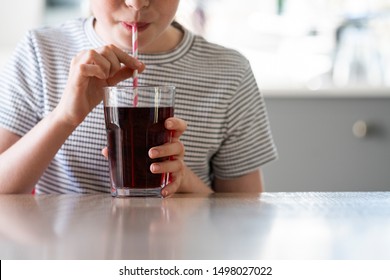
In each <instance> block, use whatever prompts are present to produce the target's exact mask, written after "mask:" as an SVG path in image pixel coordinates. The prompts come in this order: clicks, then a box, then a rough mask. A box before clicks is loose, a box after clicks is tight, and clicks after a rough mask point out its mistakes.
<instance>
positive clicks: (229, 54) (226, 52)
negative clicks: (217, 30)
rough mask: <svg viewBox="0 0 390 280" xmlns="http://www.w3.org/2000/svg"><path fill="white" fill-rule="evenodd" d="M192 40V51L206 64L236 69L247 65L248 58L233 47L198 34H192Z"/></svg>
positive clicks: (244, 68)
mask: <svg viewBox="0 0 390 280" xmlns="http://www.w3.org/2000/svg"><path fill="white" fill-rule="evenodd" d="M193 42H194V43H193V48H192V51H193V52H194V53H195V54H197V56H198V57H199V58H200V59H201V60H203V61H205V62H207V64H214V65H218V66H219V67H221V66H223V67H226V69H231V68H235V70H236V71H237V70H238V69H242V70H246V69H247V68H248V67H249V61H248V59H247V58H246V57H245V56H244V55H243V54H242V53H240V52H239V51H237V50H235V49H232V48H228V47H225V46H222V45H219V44H216V43H213V42H210V41H208V40H206V39H205V38H203V37H201V36H198V35H194V41H193Z"/></svg>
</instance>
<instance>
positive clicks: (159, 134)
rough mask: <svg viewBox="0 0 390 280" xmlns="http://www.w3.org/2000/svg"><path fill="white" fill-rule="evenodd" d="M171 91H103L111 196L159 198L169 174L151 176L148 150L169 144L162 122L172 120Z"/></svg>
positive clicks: (170, 88) (165, 88)
mask: <svg viewBox="0 0 390 280" xmlns="http://www.w3.org/2000/svg"><path fill="white" fill-rule="evenodd" d="M174 101H175V87H173V86H145V87H107V88H105V92H104V116H105V123H106V132H107V142H108V145H107V146H108V158H109V167H110V179H111V194H112V196H114V197H126V196H161V189H162V188H163V187H165V186H166V185H167V184H168V182H169V180H170V179H169V174H168V173H164V174H153V173H152V172H151V171H150V165H151V164H152V163H154V162H161V161H165V160H168V158H158V159H151V158H150V157H149V156H148V152H149V149H150V148H152V147H156V146H160V145H163V144H164V143H167V142H170V141H171V132H170V131H169V130H167V129H166V128H165V125H164V123H165V120H166V119H168V118H170V117H173V112H174Z"/></svg>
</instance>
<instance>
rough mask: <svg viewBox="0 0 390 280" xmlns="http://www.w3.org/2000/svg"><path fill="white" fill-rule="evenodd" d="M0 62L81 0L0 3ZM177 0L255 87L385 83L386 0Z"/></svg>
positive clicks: (185, 19)
mask: <svg viewBox="0 0 390 280" xmlns="http://www.w3.org/2000/svg"><path fill="white" fill-rule="evenodd" d="M1 2H2V5H1V7H2V8H1V12H0V15H1V17H0V18H1V23H2V24H1V25H0V34H1V39H0V40H1V44H0V46H1V47H0V65H3V64H4V61H5V60H6V58H7V57H8V55H9V53H10V52H11V51H12V49H13V47H14V45H15V44H16V42H17V41H18V40H19V39H20V38H21V36H22V35H23V34H24V32H25V31H26V30H27V29H29V28H34V27H38V26H42V25H53V24H58V23H61V22H63V21H65V20H67V19H71V18H75V17H80V16H83V15H88V2H89V1H88V0H29V1H23V2H22V1H6V0H1ZM242 3H244V4H243V5H241V3H238V2H237V1H235V0H182V1H181V3H180V8H179V9H180V10H179V13H178V21H180V22H181V23H182V24H183V25H185V26H186V27H187V28H189V29H191V30H192V31H194V32H196V33H198V34H201V35H203V36H204V37H206V38H207V39H208V40H210V41H213V42H216V43H220V44H223V45H226V46H229V47H233V48H235V49H238V50H239V51H241V52H242V53H243V54H244V55H246V56H247V57H248V58H249V59H250V61H251V63H252V67H253V70H254V72H255V74H256V77H258V80H259V83H260V85H261V87H262V88H263V89H265V90H267V89H275V88H276V89H280V88H288V89H290V90H291V89H309V90H320V89H328V88H334V87H349V86H358V87H360V86H369V87H389V86H390V32H389V30H390V1H388V0H262V1H258V0H245V1H242Z"/></svg>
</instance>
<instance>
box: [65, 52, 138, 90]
mask: <svg viewBox="0 0 390 280" xmlns="http://www.w3.org/2000/svg"><path fill="white" fill-rule="evenodd" d="M72 65H73V66H75V65H79V69H80V72H81V74H82V75H83V76H85V77H97V78H99V79H101V80H107V84H108V85H115V84H117V83H118V82H120V81H122V80H124V79H127V78H129V77H131V76H132V74H133V71H134V70H138V72H140V73H141V72H142V71H143V70H144V69H145V65H144V64H143V63H142V62H140V61H138V60H137V59H135V58H134V57H132V56H130V55H128V54H127V53H126V52H124V51H122V50H121V49H119V48H117V47H116V46H114V45H108V46H104V47H102V48H99V49H96V50H88V51H84V52H81V53H80V54H79V55H77V56H76V57H75V58H74V59H73V61H72Z"/></svg>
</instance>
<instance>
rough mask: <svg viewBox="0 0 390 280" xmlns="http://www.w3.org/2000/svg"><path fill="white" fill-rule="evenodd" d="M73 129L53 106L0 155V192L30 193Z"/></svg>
mask: <svg viewBox="0 0 390 280" xmlns="http://www.w3.org/2000/svg"><path fill="white" fill-rule="evenodd" d="M74 129H75V127H74V126H72V125H69V124H67V123H65V122H63V121H62V119H61V117H60V114H58V113H57V110H54V111H53V112H51V113H50V114H48V115H47V116H46V117H45V118H44V119H43V120H42V121H41V122H39V123H38V124H37V125H36V126H35V127H34V128H33V129H32V130H31V131H29V132H28V133H27V134H26V135H25V136H23V137H22V138H21V139H20V140H19V141H17V142H16V143H15V144H14V145H12V146H11V147H10V148H8V149H7V150H6V151H4V152H3V153H2V154H1V155H0V178H1V180H0V193H30V192H31V191H32V189H33V188H34V186H35V184H36V183H37V182H38V180H39V178H40V177H41V176H42V174H43V172H44V171H45V169H46V168H47V166H48V165H49V163H50V162H51V161H52V159H53V157H54V156H55V154H56V153H57V152H58V150H59V148H60V147H61V146H62V144H63V143H64V142H65V140H66V139H67V138H68V137H69V135H70V134H71V133H72V132H73V130H74Z"/></svg>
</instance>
